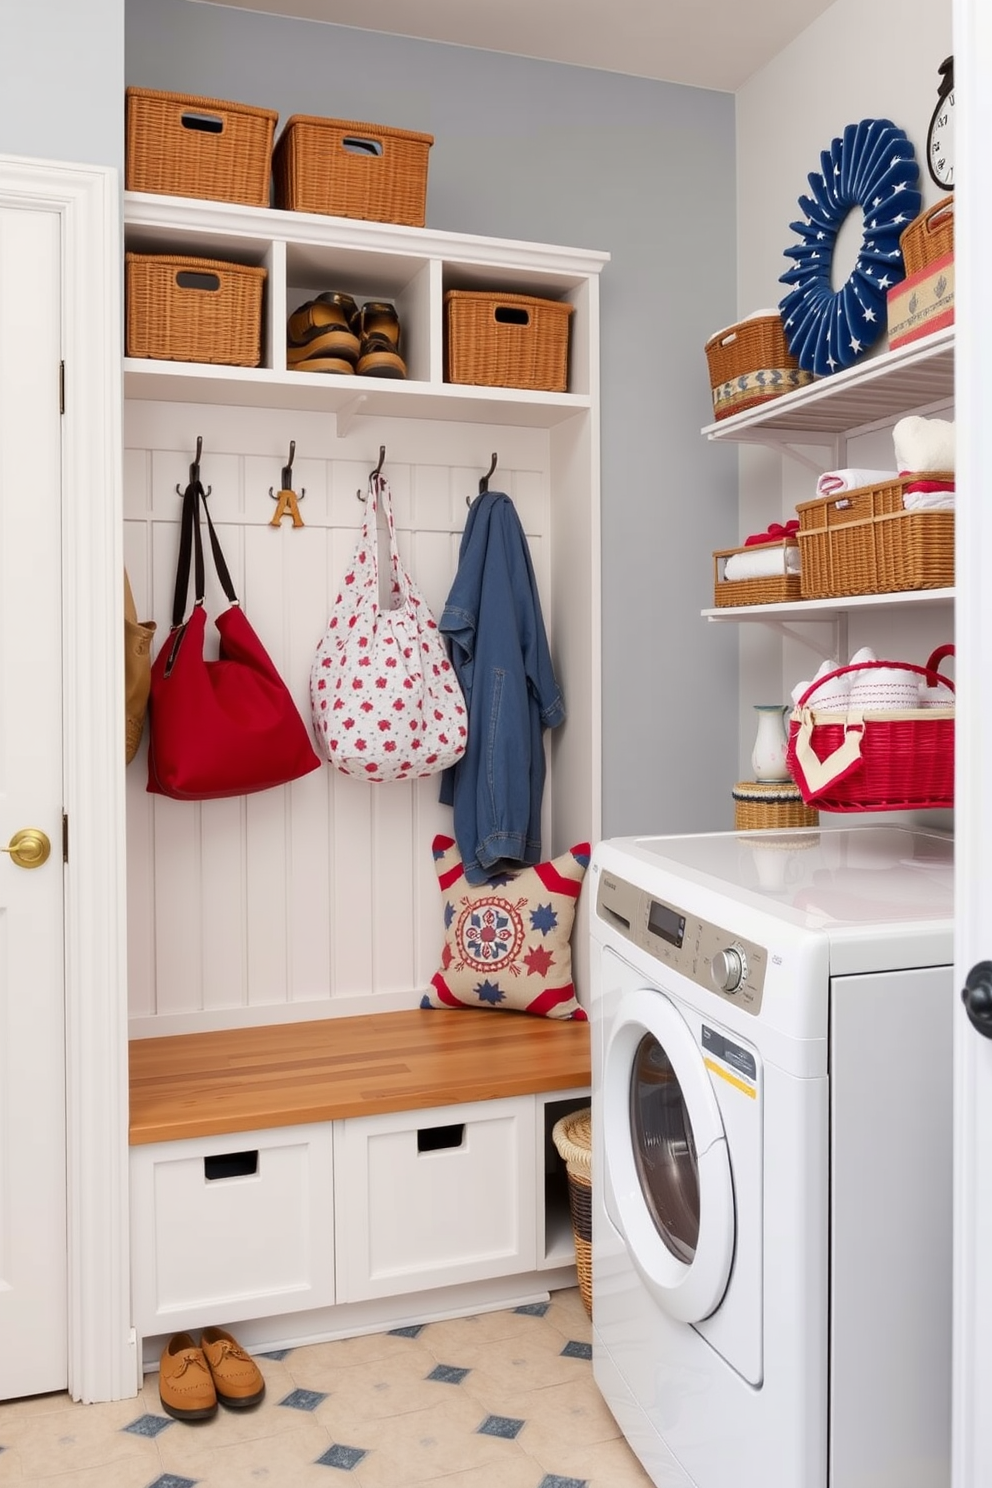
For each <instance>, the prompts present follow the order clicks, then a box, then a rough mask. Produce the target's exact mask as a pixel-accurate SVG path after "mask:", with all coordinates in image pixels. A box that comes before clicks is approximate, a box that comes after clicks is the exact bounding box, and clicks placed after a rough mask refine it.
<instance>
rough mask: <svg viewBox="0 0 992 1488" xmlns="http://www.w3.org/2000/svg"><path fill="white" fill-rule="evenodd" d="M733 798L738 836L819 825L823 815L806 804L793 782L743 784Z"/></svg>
mask: <svg viewBox="0 0 992 1488" xmlns="http://www.w3.org/2000/svg"><path fill="white" fill-rule="evenodd" d="M733 797H734V831H735V832H768V831H775V830H777V829H780V828H784V827H815V826H818V825H819V821H820V813H819V812H818V811H817V810H816V808H815V807H811V806H806V805H805V804H804V802H803V798H802V795H801V794H800V791H799V787H798V785H794V784H793V783H792V781H791V780H775V781H767V782H766V781H763V780H739V781H738V782H737V784H736V785H735V786H734V789H733Z"/></svg>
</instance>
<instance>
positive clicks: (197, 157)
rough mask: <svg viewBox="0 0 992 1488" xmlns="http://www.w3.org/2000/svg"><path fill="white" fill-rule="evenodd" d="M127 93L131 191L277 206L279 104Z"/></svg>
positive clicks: (127, 156)
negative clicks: (272, 193)
mask: <svg viewBox="0 0 992 1488" xmlns="http://www.w3.org/2000/svg"><path fill="white" fill-rule="evenodd" d="M124 99H125V103H124V112H125V132H126V141H127V142H126V148H125V165H124V184H125V185H126V186H127V188H128V190H129V191H156V192H164V193H165V194H166V195H168V196H197V197H205V198H206V199H207V200H209V201H230V202H243V203H246V204H247V205H248V206H252V207H267V206H268V205H269V178H270V175H271V170H272V136H273V135H274V133H275V127H276V120H277V119H278V117H279V115H278V114H277V113H276V112H275V111H274V110H273V109H264V108H252V107H251V106H250V105H249V104H246V103H225V102H222V101H220V100H219V99H216V98H196V97H194V96H193V95H192V94H189V93H159V92H155V91H153V90H151V89H149V88H127V89H126V90H125V95H124Z"/></svg>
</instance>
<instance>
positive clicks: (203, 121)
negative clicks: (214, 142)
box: [179, 114, 224, 134]
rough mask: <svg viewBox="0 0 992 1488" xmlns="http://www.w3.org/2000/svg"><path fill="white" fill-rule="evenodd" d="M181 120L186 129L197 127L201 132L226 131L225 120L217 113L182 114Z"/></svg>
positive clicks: (221, 132) (216, 132) (219, 132)
mask: <svg viewBox="0 0 992 1488" xmlns="http://www.w3.org/2000/svg"><path fill="white" fill-rule="evenodd" d="M179 121H180V123H181V124H182V126H183V128H184V129H196V130H199V132H200V133H201V134H223V133H224V120H223V119H219V118H218V117H217V115H216V114H180V115H179Z"/></svg>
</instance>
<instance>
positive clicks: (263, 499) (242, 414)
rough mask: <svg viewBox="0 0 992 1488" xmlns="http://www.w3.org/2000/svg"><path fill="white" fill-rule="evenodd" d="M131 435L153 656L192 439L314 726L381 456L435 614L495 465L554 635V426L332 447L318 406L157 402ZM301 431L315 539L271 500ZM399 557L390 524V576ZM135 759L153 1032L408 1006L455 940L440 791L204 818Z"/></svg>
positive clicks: (318, 786)
mask: <svg viewBox="0 0 992 1488" xmlns="http://www.w3.org/2000/svg"><path fill="white" fill-rule="evenodd" d="M126 429H127V440H128V450H127V455H126V462H127V463H126V469H127V479H126V487H127V517H128V521H127V524H126V525H127V539H126V543H127V546H126V552H127V555H128V560H129V564H130V565H131V566H132V567H133V569H134V575H137V576H138V585H140V586H141V589H142V591H143V596H142V597H143V598H144V601H145V603H144V604H143V605H139V608H141V609H142V611H143V615H144V614H145V613H148V614H152V615H154V617H155V618H156V619H157V621H158V623H159V627H160V629H159V635H158V636H157V637H156V641H157V646H156V650H157V648H158V645H161V644H163V643H164V642H165V640H166V638H167V636H168V628H169V621H170V617H171V606H172V589H173V583H174V578H175V564H176V557H177V548H178V537H179V519H180V515H181V506H182V503H181V501H180V497H179V495H178V494H177V493H176V486H177V484H178V485H180V486H182V485H184V484H185V482H186V480H187V479H188V469H189V463H190V461H191V459H192V457H193V451H194V449H195V441H196V435H197V434H200V435H202V437H203V454H202V459H201V474H202V478H203V480H204V483H205V484H207V485H210V486H212V487H213V490H212V494H211V495H210V497H209V498H208V500H209V503H210V511H211V514H212V516H213V519H214V522H215V525H216V526H217V529H218V535H219V537H220V541H221V546H222V548H223V551H224V554H225V557H226V558H227V561H228V565H229V567H230V569H231V574H232V578H233V581H234V585H235V588H236V590H237V592H238V595H239V597H240V599H241V600H242V602H243V605H244V609H245V613H246V615H247V616H248V617H249V619H250V621H251V623H252V625H253V627H254V628H255V630H256V632H257V633H258V635H259V638H260V640H261V641H262V644H263V645H264V646H265V648H266V650H267V651H268V652H269V654H270V655H271V657H272V659H273V661H274V662H275V664H276V666H277V667H278V668H279V670H280V672H281V674H282V676H283V678H284V680H285V681H286V684H287V686H288V687H289V689H290V692H291V693H292V696H293V698H294V700H295V702H296V704H297V706H298V708H299V710H300V714H301V716H302V718H303V720H304V722H305V723H306V725H307V727H308V728H309V727H310V707H309V676H310V664H311V660H312V657H313V653H314V649H315V647H316V645H317V642H318V640H319V638H320V636H321V635H322V634H323V631H324V628H325V626H326V623H327V619H328V616H329V614H330V611H331V608H332V606H333V603H334V599H335V596H336V595H337V593H338V591H339V589H340V586H341V582H342V580H343V577H344V574H345V572H346V570H347V567H348V566H349V564H350V563H351V560H352V557H353V554H354V549H355V544H356V542H357V539H358V535H359V533H360V530H361V526H362V522H363V520H364V515H365V508H364V505H363V504H362V502H361V501H360V500H359V499H358V497H357V492H358V491H359V490H361V491H362V492H363V493H364V492H365V490H366V487H367V482H368V475H369V471H370V470H371V469H372V468H373V466H374V465H375V463H376V462H377V460H378V457H379V446H380V444H385V446H386V461H385V466H384V471H385V473H386V475H387V478H388V479H389V482H390V488H391V491H392V494H393V505H394V512H395V516H396V522H397V541H398V543H399V548H400V553H401V556H402V558H403V560H404V562H405V563H406V565H407V566H408V568H409V569H410V571H411V573H412V574H413V576H414V578H415V580H416V582H417V584H418V585H419V587H420V588H421V590H422V591H423V593H424V595H425V598H426V599H427V602H428V604H429V606H430V608H431V610H432V611H433V613H434V614H435V616H439V615H440V612H441V609H442V608H443V605H444V602H445V600H446V598H447V595H448V591H449V589H450V586H451V581H452V578H453V576H454V573H455V569H456V567H457V561H458V548H459V543H460V539H461V535H462V532H463V530H464V524H465V520H466V518H467V515H468V510H467V507H466V503H465V498H466V496H473V497H474V496H475V495H476V494H477V492H478V482H479V479H480V476H481V475H483V474H485V472H486V470H487V469H488V466H489V461H490V457H491V454H492V451H493V449H495V450H496V451H497V454H498V462H499V463H498V466H497V473H496V475H495V476H494V477H493V480H492V483H491V484H492V489H494V490H505V491H507V493H508V494H509V495H511V497H512V498H513V499H514V501H515V503H516V504H517V509H518V511H519V513H520V516H521V521H522V522H523V525H524V528H525V531H526V533H527V536H528V542H529V545H530V549H531V554H532V558H533V562H534V568H535V572H536V574H537V578H538V584H539V587H540V589H541V593H542V604H543V606H544V610H545V619H546V621H547V622H548V625H549V630H550V629H551V620H550V617H551V604H552V595H551V573H550V547H549V543H548V532H549V524H550V522H551V518H552V512H551V507H550V501H549V495H548V479H549V477H548V466H549V437H548V435H547V433H546V432H545V431H543V430H531V429H524V430H520V429H509V428H508V429H504V428H493V427H486V428H483V429H481V430H480V429H473V428H464V427H461V426H459V425H452V424H436V423H431V422H424V423H421V422H418V421H413V420H392V421H385V420H383V421H381V422H379V421H375V422H374V423H373V422H372V421H368V420H362V419H361V418H358V419H355V420H354V421H353V423H352V425H351V426H350V427H349V428H348V431H347V433H346V435H345V436H344V437H342V438H337V437H336V436H335V428H334V421H333V419H330V418H320V417H319V416H317V415H313V414H300V413H297V412H285V411H283V412H279V411H273V410H256V409H251V410H247V409H245V410H239V409H237V408H228V407H204V408H193V407H190V406H186V405H182V404H175V405H174V404H155V403H153V402H142V403H140V404H137V405H134V404H132V405H129V406H128V412H127V417H126ZM291 439H295V440H296V454H295V458H294V464H293V488H294V490H296V491H297V493H299V492H300V490H301V489H302V490H305V492H306V495H305V496H304V498H303V500H302V501H301V504H300V511H301V515H302V517H303V520H304V524H305V525H304V527H302V528H293V527H292V526H291V524H290V523H288V522H284V523H283V524H282V525H281V526H280V527H278V528H273V527H272V526H271V525H270V522H271V517H272V514H273V512H274V509H275V508H274V503H273V501H272V498H271V497H270V495H269V490H270V487H271V489H272V490H273V491H278V489H279V486H280V483H281V471H282V466H283V465H284V464H285V462H286V460H287V459H288V454H289V441H290V440H291ZM386 554H387V543H386V535H385V532H384V531H383V530H381V529H380V557H381V560H382V561H383V563H385V560H386ZM134 575H133V576H132V577H134ZM207 575H208V581H207V613H208V617H209V622H208V626H207V655H208V657H212V656H215V655H216V654H217V635H216V630H215V628H214V623H213V622H214V621H215V619H216V617H217V616H218V615H219V613H220V612H221V610H222V609H223V608H224V607H225V606H226V600H225V599H224V597H223V594H222V592H221V590H220V587H219V584H218V583H217V581H216V578H215V577H214V576H213V573H212V565H211V563H210V559H209V557H208V558H207ZM138 585H136V588H135V592H136V595H137V593H138ZM552 639H554V638H552ZM563 685H564V686H566V690H567V683H565V682H564V680H563ZM139 760H140V763H139V761H136V762H135V765H134V766H133V767H132V769H131V771H129V773H128V792H129V815H130V822H129V836H130V863H129V904H130V909H131V936H132V945H131V952H130V957H131V959H130V978H131V1014H132V1018H134V1019H135V1020H137V1022H136V1024H135V1026H136V1027H139V1026H140V1028H141V1031H142V1033H143V1034H147V1033H148V1032H149V1031H150V1030H151V1031H154V1028H155V1025H156V1020H162V1022H163V1025H165V1026H167V1027H168V1029H169V1031H178V1030H179V1029H180V1028H181V1027H185V1026H207V1025H208V1024H209V1023H210V1021H211V1020H214V1022H216V1020H217V1019H221V1020H223V1018H224V1015H225V1013H226V1014H227V1015H229V1016H233V1015H237V1016H238V1017H242V1016H243V1017H244V1018H246V1019H251V1018H256V1017H263V1018H264V1017H271V1018H282V1017H296V1016H300V1010H301V1009H304V1010H305V1012H306V1014H307V1015H309V1016H320V1015H321V1014H322V1013H330V1012H338V1011H347V1012H355V1011H361V1010H362V1009H363V1008H369V1009H370V1010H371V1008H372V1006H373V1004H374V1005H375V1006H376V1007H384V1006H387V1005H388V1006H399V1007H402V1006H412V1005H415V1003H416V1001H417V1000H418V999H419V996H420V994H421V992H422V990H423V988H424V986H425V985H426V983H427V981H428V980H429V979H430V977H431V976H432V975H433V973H434V972H435V971H436V970H437V966H438V955H439V951H440V946H441V942H442V938H443V926H442V923H441V900H440V894H439V890H438V887H437V877H436V873H435V870H434V863H433V859H432V856H431V842H432V840H433V837H434V836H435V835H436V833H438V832H448V833H450V831H451V825H452V823H451V811H450V808H449V807H446V806H442V805H441V804H440V803H439V801H438V788H439V784H440V781H439V777H437V776H431V777H428V778H427V779H425V780H421V781H416V782H406V783H404V784H390V785H378V786H369V785H368V784H366V783H363V782H361V781H355V780H351V779H349V778H348V777H346V776H343V775H341V774H340V773H339V772H337V771H335V770H334V769H333V768H332V767H331V766H330V765H328V764H326V763H325V764H324V765H323V767H322V769H320V770H317V771H314V772H313V773H312V774H311V775H309V776H307V777H305V778H304V779H303V780H300V781H296V782H294V783H292V784H291V785H289V786H281V787H277V788H276V789H274V790H270V791H264V792H259V793H257V794H255V795H252V796H249V797H244V798H240V799H235V800H230V801H216V802H204V803H202V804H195V803H186V802H174V801H169V800H165V799H164V798H161V797H154V798H153V797H151V796H148V795H147V794H146V793H145V791H144V780H145V778H144V770H145V764H144V755H142V756H140V757H139ZM550 784H551V783H550V778H549V787H548V789H547V790H546V793H545V813H544V816H545V821H544V830H545V834H546V836H547V838H548V842H549V844H550V832H551V827H552V815H553V814H552V808H551V790H550ZM198 1017H199V1018H200V1019H201V1020H202V1022H201V1024H198V1023H197V1022H196V1021H195V1020H196V1019H197V1018H198ZM190 1019H192V1020H194V1021H193V1022H192V1023H189V1022H188V1020H190ZM184 1020H187V1022H184Z"/></svg>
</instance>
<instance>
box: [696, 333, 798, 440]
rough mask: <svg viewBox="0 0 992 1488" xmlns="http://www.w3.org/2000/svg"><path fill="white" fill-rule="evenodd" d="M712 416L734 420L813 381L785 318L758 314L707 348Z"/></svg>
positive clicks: (718, 338)
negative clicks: (788, 337) (792, 346)
mask: <svg viewBox="0 0 992 1488" xmlns="http://www.w3.org/2000/svg"><path fill="white" fill-rule="evenodd" d="M706 361H707V363H708V365H709V373H710V387H711V388H712V390H713V417H714V418H717V419H724V418H729V417H730V416H731V414H734V413H742V412H743V411H744V409H746V408H754V407H756V406H757V405H758V404H759V403H767V402H768V400H769V399H770V398H780V397H781V396H782V394H783V393H789V392H791V391H792V389H793V388H797V387H803V386H804V384H806V383H807V382H812V381H813V374H812V372H804V371H802V369H801V368H800V366H799V363H798V362H797V361H796V359H795V357H794V356H793V355H792V352H791V351H790V350H789V346H788V343H787V341H786V339H785V329H784V327H783V325H782V317H781V316H780V315H777V314H776V315H754V316H752V317H751V318H750V319H749V320H742V321H740V322H739V323H738V324H737V325H732V326H728V327H727V328H726V330H723V331H718V332H717V334H716V335H715V336H711V337H710V339H709V341H707V343H706Z"/></svg>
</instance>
